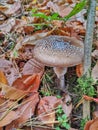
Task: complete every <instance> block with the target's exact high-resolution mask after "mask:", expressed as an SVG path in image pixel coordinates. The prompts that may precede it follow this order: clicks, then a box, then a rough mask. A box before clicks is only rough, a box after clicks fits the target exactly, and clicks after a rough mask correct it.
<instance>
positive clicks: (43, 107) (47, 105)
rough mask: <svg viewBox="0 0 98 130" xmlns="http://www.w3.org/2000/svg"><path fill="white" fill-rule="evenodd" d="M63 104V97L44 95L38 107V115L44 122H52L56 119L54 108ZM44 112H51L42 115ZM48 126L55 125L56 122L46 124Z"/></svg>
mask: <svg viewBox="0 0 98 130" xmlns="http://www.w3.org/2000/svg"><path fill="white" fill-rule="evenodd" d="M60 104H61V99H57V98H56V97H55V96H47V97H43V98H42V99H41V100H40V102H39V104H38V108H37V115H38V116H39V120H41V121H42V122H46V121H48V122H52V121H55V111H54V110H53V109H54V108H56V107H57V106H58V105H60ZM49 111H50V112H49ZM42 113H49V114H48V115H44V116H40V114H42ZM46 125H48V126H54V123H50V124H46Z"/></svg>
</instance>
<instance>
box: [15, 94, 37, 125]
mask: <svg viewBox="0 0 98 130" xmlns="http://www.w3.org/2000/svg"><path fill="white" fill-rule="evenodd" d="M38 102H39V94H38V93H34V94H32V96H30V97H28V98H27V99H25V100H24V101H23V102H22V103H23V105H21V106H20V107H19V108H18V109H17V110H16V113H19V114H20V117H19V118H18V119H17V120H15V122H17V124H18V125H19V126H20V125H22V124H23V123H25V122H26V121H27V120H29V119H30V118H31V117H32V116H33V115H34V113H35V108H36V105H37V103H38Z"/></svg>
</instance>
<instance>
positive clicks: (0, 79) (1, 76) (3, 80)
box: [0, 70, 8, 84]
mask: <svg viewBox="0 0 98 130" xmlns="http://www.w3.org/2000/svg"><path fill="white" fill-rule="evenodd" d="M0 82H1V83H3V84H8V81H7V79H6V77H5V75H4V73H3V72H2V71H1V70H0Z"/></svg>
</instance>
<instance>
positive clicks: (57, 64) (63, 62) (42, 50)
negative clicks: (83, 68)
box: [34, 35, 84, 91]
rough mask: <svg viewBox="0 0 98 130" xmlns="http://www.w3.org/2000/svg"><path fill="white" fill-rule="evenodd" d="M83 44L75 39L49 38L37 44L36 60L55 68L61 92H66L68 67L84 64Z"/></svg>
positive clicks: (55, 36)
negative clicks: (65, 77)
mask: <svg viewBox="0 0 98 130" xmlns="http://www.w3.org/2000/svg"><path fill="white" fill-rule="evenodd" d="M83 55H84V47H83V43H82V42H81V41H79V40H77V39H76V38H75V37H68V36H57V35H51V36H47V37H45V38H43V39H41V40H38V41H37V42H36V46H35V48H34V58H35V59H36V60H37V61H39V62H40V63H43V64H44V66H50V67H54V71H55V73H56V75H57V77H58V79H59V85H60V88H61V90H63V91H64V90H65V82H64V74H65V73H66V72H67V67H71V66H75V65H77V64H80V63H82V60H83Z"/></svg>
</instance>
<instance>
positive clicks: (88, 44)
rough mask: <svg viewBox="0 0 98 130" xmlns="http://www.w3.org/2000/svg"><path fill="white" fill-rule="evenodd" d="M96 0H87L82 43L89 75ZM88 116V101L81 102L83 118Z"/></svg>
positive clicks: (86, 71) (85, 71)
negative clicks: (85, 23) (87, 5)
mask: <svg viewBox="0 0 98 130" xmlns="http://www.w3.org/2000/svg"><path fill="white" fill-rule="evenodd" d="M95 11H96V0H89V8H88V14H87V26H86V36H85V44H84V75H87V76H88V75H89V70H90V68H91V51H92V42H93V31H94V23H95ZM87 117H88V118H90V102H89V101H86V100H84V102H83V118H87Z"/></svg>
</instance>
